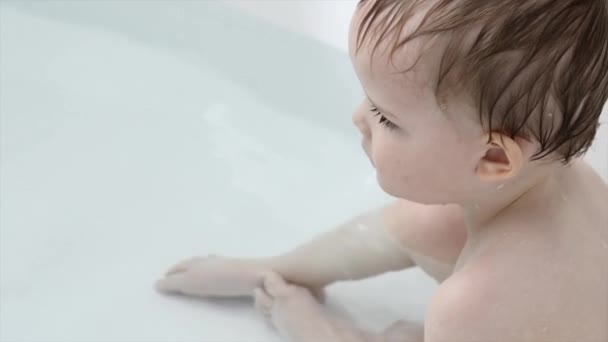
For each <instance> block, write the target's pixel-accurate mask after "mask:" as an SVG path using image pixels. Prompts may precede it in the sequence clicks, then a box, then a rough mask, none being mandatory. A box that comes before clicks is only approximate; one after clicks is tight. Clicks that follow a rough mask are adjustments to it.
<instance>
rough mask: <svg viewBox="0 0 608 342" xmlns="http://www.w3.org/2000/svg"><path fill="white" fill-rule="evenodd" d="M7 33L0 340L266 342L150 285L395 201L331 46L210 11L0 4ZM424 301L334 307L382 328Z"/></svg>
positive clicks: (412, 285)
mask: <svg viewBox="0 0 608 342" xmlns="http://www.w3.org/2000/svg"><path fill="white" fill-rule="evenodd" d="M134 19H136V20H134ZM0 32H1V37H0V38H1V39H0V90H1V93H0V97H1V98H0V114H1V116H0V120H1V121H0V124H1V125H0V139H1V140H0V152H1V170H0V171H1V172H0V206H1V208H0V209H1V215H0V234H1V237H0V294H1V300H0V303H1V304H0V340H2V341H168V340H171V341H192V340H199V341H200V340H203V341H278V337H277V335H276V334H275V332H274V331H273V330H272V329H271V328H269V326H268V325H267V324H266V323H265V322H264V320H263V319H262V318H261V316H260V315H258V314H257V313H256V312H255V311H254V309H253V307H252V303H251V301H250V300H225V301H224V300H197V299H191V298H183V297H166V296H161V295H158V294H157V293H156V292H155V291H154V290H153V288H152V285H153V282H154V281H155V280H156V279H157V278H158V277H160V276H161V275H162V273H163V272H164V271H165V270H166V268H167V267H169V266H170V265H172V264H173V263H175V262H176V261H179V260H181V259H184V258H187V257H191V256H194V255H206V254H208V253H219V254H224V255H231V256H243V257H245V256H251V257H256V256H267V255H273V254H276V253H280V252H283V251H285V250H287V249H289V248H291V247H293V246H295V245H296V244H298V243H301V242H303V241H305V240H306V239H309V238H311V237H312V236H314V235H316V234H318V233H320V232H321V231H323V230H325V229H328V228H330V227H332V226H333V225H335V224H337V223H339V222H341V221H343V220H344V219H347V218H349V217H350V216H352V215H353V214H355V213H358V212H360V211H362V210H364V209H367V208H369V207H371V206H377V205H381V204H382V203H385V202H386V201H388V200H389V198H388V197H387V196H386V195H384V194H383V193H382V192H381V191H380V190H379V189H378V187H377V185H376V182H375V176H374V174H373V169H372V168H371V166H370V165H369V162H368V161H367V160H366V158H365V157H364V155H363V153H362V152H361V151H360V147H359V142H358V141H359V138H358V136H357V134H356V133H355V131H354V129H353V128H352V127H351V124H350V113H351V111H352V109H353V108H354V105H355V104H356V103H357V101H358V99H359V98H360V94H361V93H360V89H359V88H358V84H357V82H356V80H355V78H354V74H353V72H352V70H351V67H350V65H349V63H348V56H347V55H346V53H345V52H344V51H341V50H339V49H336V48H333V47H329V46H326V45H324V44H322V43H319V42H318V41H316V40H315V39H312V38H310V37H308V36H305V35H302V34H298V33H297V32H290V31H287V30H283V29H280V28H278V27H277V26H274V25H270V24H267V23H266V22H264V21H261V20H259V19H257V18H254V17H251V16H249V15H246V14H243V13H241V12H238V11H235V10H234V9H233V8H230V7H226V6H224V4H222V3H221V2H195V1H180V2H164V1H147V2H141V1H120V2H118V1H107V2H102V1H86V2H75V1H48V2H47V1H32V2H10V1H8V2H7V1H3V2H1V3H0ZM219 32H221V34H218V33H219ZM260 37H263V39H260ZM435 286H436V285H435V284H434V282H433V281H432V280H431V279H430V278H428V277H427V276H426V275H424V274H422V272H420V271H418V270H410V271H406V272H402V273H398V274H389V275H385V276H382V277H377V278H374V279H370V280H366V281H361V282H356V283H343V284H337V285H334V286H332V287H330V288H329V306H330V308H331V309H332V310H335V311H337V312H339V313H341V314H343V315H345V316H347V317H350V318H351V319H353V320H354V321H355V322H357V323H358V324H360V325H362V326H364V327H368V328H370V329H375V330H379V329H381V328H383V327H385V326H386V325H388V324H390V323H391V322H392V321H394V320H396V319H400V318H409V319H412V320H418V321H420V320H422V318H423V314H424V306H425V303H426V302H427V301H428V299H429V298H430V295H431V293H432V290H433V289H434V287H435ZM235 328H236V329H235Z"/></svg>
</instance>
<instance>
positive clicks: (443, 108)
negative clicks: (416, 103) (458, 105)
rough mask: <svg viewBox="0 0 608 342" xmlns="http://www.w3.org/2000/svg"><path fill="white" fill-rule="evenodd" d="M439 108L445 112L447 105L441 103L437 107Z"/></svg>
mask: <svg viewBox="0 0 608 342" xmlns="http://www.w3.org/2000/svg"><path fill="white" fill-rule="evenodd" d="M439 107H440V108H441V109H442V110H446V109H448V105H447V104H445V103H441V105H439Z"/></svg>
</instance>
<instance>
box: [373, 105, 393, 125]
mask: <svg viewBox="0 0 608 342" xmlns="http://www.w3.org/2000/svg"><path fill="white" fill-rule="evenodd" d="M370 111H371V112H372V113H375V114H376V115H375V116H380V121H379V123H380V124H381V125H384V126H386V127H387V128H389V129H397V128H399V127H398V126H397V125H395V124H394V123H392V122H391V121H390V120H389V119H387V118H386V116H384V115H383V114H382V113H381V112H380V111H379V110H378V108H376V107H372V108H371V109H370Z"/></svg>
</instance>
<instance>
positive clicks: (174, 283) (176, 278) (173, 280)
mask: <svg viewBox="0 0 608 342" xmlns="http://www.w3.org/2000/svg"><path fill="white" fill-rule="evenodd" d="M186 283H187V281H186V276H185V275H184V274H174V275H171V276H169V277H166V278H163V279H159V280H158V281H157V282H156V284H155V287H156V290H157V291H159V292H163V293H184V294H185V293H186V292H185V289H186Z"/></svg>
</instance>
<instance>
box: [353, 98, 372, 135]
mask: <svg viewBox="0 0 608 342" xmlns="http://www.w3.org/2000/svg"><path fill="white" fill-rule="evenodd" d="M353 124H355V126H356V127H357V128H358V129H359V131H360V132H361V134H362V135H363V136H364V137H365V138H367V139H369V138H370V137H371V133H372V132H371V130H370V128H369V124H368V122H367V120H366V117H365V109H364V104H361V105H360V106H359V108H357V110H355V112H354V113H353Z"/></svg>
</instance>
